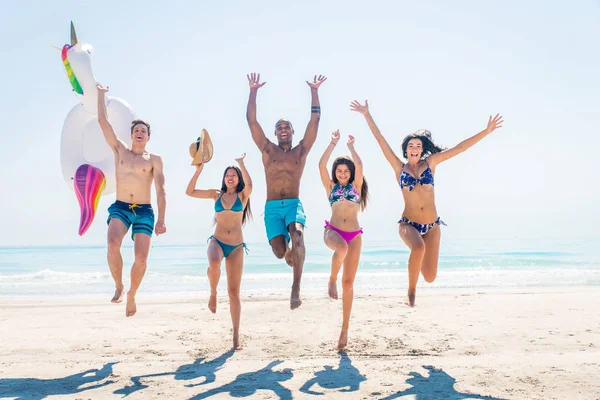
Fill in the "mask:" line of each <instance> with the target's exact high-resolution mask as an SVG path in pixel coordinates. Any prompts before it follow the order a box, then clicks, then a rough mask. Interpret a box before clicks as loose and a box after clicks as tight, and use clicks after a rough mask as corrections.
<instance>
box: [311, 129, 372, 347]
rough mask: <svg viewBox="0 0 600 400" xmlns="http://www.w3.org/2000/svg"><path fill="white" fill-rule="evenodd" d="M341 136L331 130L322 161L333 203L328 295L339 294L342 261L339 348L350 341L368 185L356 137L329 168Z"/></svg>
mask: <svg viewBox="0 0 600 400" xmlns="http://www.w3.org/2000/svg"><path fill="white" fill-rule="evenodd" d="M339 140H340V131H339V130H337V131H335V132H333V133H332V134H331V143H329V146H327V148H326V149H325V152H324V153H323V156H322V157H321V160H320V161H319V171H320V173H321V181H322V182H323V186H324V187H325V191H326V192H327V197H328V198H329V204H330V205H331V221H325V235H324V240H325V244H326V245H327V247H329V248H330V249H331V250H333V251H334V253H333V257H332V259H331V276H330V278H329V297H331V298H332V299H337V298H338V292H337V276H338V273H339V271H340V268H341V266H342V264H344V272H343V275H342V290H343V292H342V315H343V318H342V332H341V333H340V338H339V341H338V350H342V349H343V348H345V347H346V345H347V344H348V327H349V325H350V311H351V310H352V300H353V297H354V277H355V276H356V271H357V270H358V261H359V258H360V249H361V247H362V237H361V234H362V233H363V231H362V228H361V227H360V224H359V223H358V212H359V211H362V210H364V208H365V207H366V206H367V197H368V187H367V182H366V181H365V179H364V177H363V168H362V161H361V160H360V157H359V156H358V154H357V153H356V150H355V149H354V137H352V136H348V149H349V150H350V154H351V155H352V158H350V157H338V158H336V159H335V160H334V161H333V165H332V167H331V175H329V172H328V171H327V161H329V157H331V153H332V152H333V149H334V148H335V146H336V145H337V142H338V141H339Z"/></svg>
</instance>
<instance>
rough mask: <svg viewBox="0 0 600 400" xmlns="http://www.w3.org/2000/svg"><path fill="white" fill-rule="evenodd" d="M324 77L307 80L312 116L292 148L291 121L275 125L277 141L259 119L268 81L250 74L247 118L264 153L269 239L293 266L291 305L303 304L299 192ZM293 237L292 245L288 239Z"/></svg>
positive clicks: (302, 221) (314, 134)
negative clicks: (259, 96)
mask: <svg viewBox="0 0 600 400" xmlns="http://www.w3.org/2000/svg"><path fill="white" fill-rule="evenodd" d="M326 79H327V78H326V77H324V76H321V75H319V76H316V75H315V77H314V79H313V81H312V82H309V81H307V82H306V83H307V84H308V86H309V87H310V93H311V117H310V121H309V122H308V126H307V127H306V132H305V134H304V138H303V139H302V140H300V142H299V143H298V145H296V146H295V147H292V137H293V135H294V128H293V127H292V124H291V123H290V121H287V120H285V119H280V120H279V121H277V123H276V124H275V137H276V138H277V144H275V143H273V142H271V141H270V140H269V139H267V137H266V136H265V133H264V131H263V129H262V127H261V126H260V124H259V123H258V121H257V120H256V94H257V91H258V89H259V88H261V87H262V86H263V85H264V84H265V83H266V82H263V83H260V74H254V73H253V74H250V75H248V82H249V84H250V99H249V100H248V109H247V112H246V119H247V120H248V125H249V126H250V132H251V133H252V139H253V140H254V142H255V143H256V145H257V146H258V148H259V150H260V151H261V153H262V161H263V165H264V166H265V175H266V181H267V202H266V204H265V226H266V228H267V238H268V239H269V244H270V245H271V249H272V250H273V253H274V254H275V256H276V257H277V258H279V259H282V258H284V257H285V261H286V262H287V263H288V264H289V265H290V266H291V267H292V268H293V269H294V282H293V284H292V294H291V297H290V308H291V309H292V310H293V309H296V308H298V307H300V305H301V304H302V301H301V300H300V279H301V278H302V267H303V266H304V258H305V255H306V249H305V247H304V226H305V224H306V217H305V215H304V209H303V207H302V203H301V202H300V199H299V198H298V196H299V194H300V179H301V178H302V173H303V172H304V165H305V163H306V156H307V155H308V152H309V151H310V149H311V148H312V146H313V144H314V143H315V140H316V139H317V131H318V129H319V119H320V118H321V107H320V104H319V92H318V90H319V86H321V84H322V83H323V82H325V80H326ZM290 240H291V247H290V246H289V242H290Z"/></svg>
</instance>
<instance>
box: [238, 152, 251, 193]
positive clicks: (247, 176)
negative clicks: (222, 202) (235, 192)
mask: <svg viewBox="0 0 600 400" xmlns="http://www.w3.org/2000/svg"><path fill="white" fill-rule="evenodd" d="M245 157H246V153H244V154H242V155H241V156H239V157H238V158H236V159H235V161H237V163H238V164H239V165H240V170H241V171H242V178H243V179H244V184H245V185H246V186H245V187H244V191H243V192H242V194H243V197H244V200H247V199H248V198H249V197H250V195H251V194H252V178H250V174H249V173H248V170H247V169H246V164H244V158H245Z"/></svg>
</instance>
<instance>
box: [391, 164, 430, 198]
mask: <svg viewBox="0 0 600 400" xmlns="http://www.w3.org/2000/svg"><path fill="white" fill-rule="evenodd" d="M399 183H400V190H402V189H404V188H405V187H408V190H409V191H410V192H412V190H413V189H414V188H415V186H417V183H420V184H421V185H431V186H433V174H432V173H431V168H429V164H427V168H425V171H423V172H422V173H421V175H420V176H419V177H418V178H415V177H414V176H412V175H411V174H409V173H408V172H406V171H404V169H402V173H401V174H400V182H399Z"/></svg>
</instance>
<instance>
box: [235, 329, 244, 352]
mask: <svg viewBox="0 0 600 400" xmlns="http://www.w3.org/2000/svg"><path fill="white" fill-rule="evenodd" d="M233 350H235V351H239V350H242V346H241V345H240V334H239V333H238V332H234V333H233Z"/></svg>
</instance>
